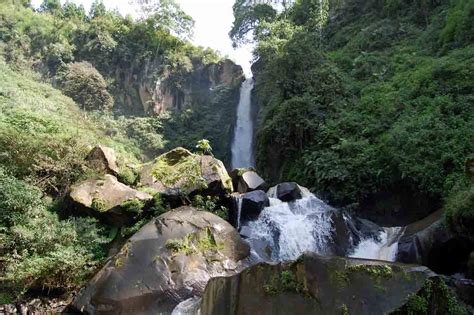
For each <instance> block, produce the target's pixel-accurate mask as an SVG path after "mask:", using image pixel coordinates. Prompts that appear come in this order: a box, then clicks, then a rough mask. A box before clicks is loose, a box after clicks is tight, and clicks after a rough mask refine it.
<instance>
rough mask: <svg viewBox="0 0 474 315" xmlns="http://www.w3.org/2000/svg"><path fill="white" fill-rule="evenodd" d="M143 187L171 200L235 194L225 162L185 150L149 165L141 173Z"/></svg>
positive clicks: (163, 156) (166, 155) (160, 157)
mask: <svg viewBox="0 0 474 315" xmlns="http://www.w3.org/2000/svg"><path fill="white" fill-rule="evenodd" d="M140 185H142V186H145V187H150V188H152V189H154V190H156V192H159V193H161V194H162V195H163V196H165V197H168V198H176V197H179V196H181V195H183V194H186V195H189V196H193V195H195V194H198V193H199V194H202V195H212V196H225V195H227V194H230V193H231V192H232V191H233V186H232V180H231V179H230V177H229V174H228V173H227V170H226V169H225V167H224V164H223V163H222V162H221V161H219V160H218V159H216V158H214V157H212V156H209V155H197V154H193V153H191V152H190V151H188V150H186V149H184V148H176V149H173V150H171V151H169V152H167V153H165V154H163V155H160V156H159V157H157V158H156V159H155V161H154V162H152V163H149V164H146V165H145V166H144V167H143V168H142V171H141V175H140Z"/></svg>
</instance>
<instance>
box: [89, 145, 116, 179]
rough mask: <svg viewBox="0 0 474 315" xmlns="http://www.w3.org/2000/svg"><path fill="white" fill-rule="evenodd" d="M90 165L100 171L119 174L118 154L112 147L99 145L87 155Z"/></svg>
mask: <svg viewBox="0 0 474 315" xmlns="http://www.w3.org/2000/svg"><path fill="white" fill-rule="evenodd" d="M86 160H87V162H88V163H89V166H90V167H91V168H93V169H95V170H96V171H98V172H101V173H105V174H111V175H115V176H117V175H118V174H119V168H118V166H117V156H116V155H115V151H114V149H112V148H109V147H106V146H103V145H97V146H95V147H94V148H93V149H92V150H91V151H90V152H89V154H88V155H87V157H86Z"/></svg>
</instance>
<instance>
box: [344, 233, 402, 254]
mask: <svg viewBox="0 0 474 315" xmlns="http://www.w3.org/2000/svg"><path fill="white" fill-rule="evenodd" d="M403 232H404V229H403V228H401V227H386V228H383V231H381V232H380V234H379V235H378V239H374V238H366V239H364V240H362V241H361V242H360V243H359V245H358V246H357V247H356V248H355V249H354V252H353V253H352V254H350V255H349V257H356V258H366V259H377V260H386V261H395V259H396V256H397V250H398V241H399V240H400V237H401V236H402V235H403Z"/></svg>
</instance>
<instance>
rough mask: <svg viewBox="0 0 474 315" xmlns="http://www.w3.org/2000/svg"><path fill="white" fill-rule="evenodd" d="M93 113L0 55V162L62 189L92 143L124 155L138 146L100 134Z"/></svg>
mask: <svg viewBox="0 0 474 315" xmlns="http://www.w3.org/2000/svg"><path fill="white" fill-rule="evenodd" d="M97 119H98V118H97V117H96V118H90V117H89V116H87V114H85V113H84V112H81V110H80V109H79V107H78V106H77V104H75V103H74V102H73V101H72V100H71V99H70V98H68V97H66V96H64V95H63V94H62V93H61V92H60V91H58V90H56V89H54V88H53V87H52V86H51V85H49V84H46V83H41V82H39V77H38V75H37V74H35V73H33V72H16V71H13V70H12V69H11V68H10V67H9V66H8V65H7V64H6V63H5V62H4V60H2V59H0V147H2V154H1V155H0V165H2V166H4V167H5V168H7V169H9V170H10V171H11V172H12V173H13V174H14V175H15V176H17V177H18V178H22V179H28V181H29V182H31V183H33V184H35V185H37V186H39V187H40V188H42V189H43V190H46V191H48V192H53V193H61V192H64V191H65V190H67V188H68V186H69V185H70V184H71V183H73V182H74V181H75V180H77V179H78V178H79V177H80V174H81V173H82V172H83V171H84V168H85V167H84V158H85V156H86V155H87V153H88V152H89V151H90V149H91V148H93V147H94V146H95V145H97V144H104V145H107V146H110V147H112V148H114V149H115V150H116V151H117V153H118V155H119V156H122V157H123V159H125V160H130V161H136V160H137V156H138V155H139V153H140V152H141V151H140V149H139V148H137V147H136V146H135V145H134V144H133V143H131V142H130V141H127V140H125V139H122V138H120V139H118V140H116V139H112V138H111V137H109V136H107V135H106V134H105V131H104V130H102V129H101V128H100V127H99V125H98V123H97Z"/></svg>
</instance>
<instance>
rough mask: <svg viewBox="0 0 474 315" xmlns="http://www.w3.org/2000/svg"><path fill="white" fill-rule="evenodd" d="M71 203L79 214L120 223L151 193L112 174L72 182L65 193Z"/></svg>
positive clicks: (132, 215) (117, 224)
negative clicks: (139, 189) (126, 183)
mask: <svg viewBox="0 0 474 315" xmlns="http://www.w3.org/2000/svg"><path fill="white" fill-rule="evenodd" d="M69 199H70V202H71V203H72V207H73V208H74V209H75V210H76V211H77V212H78V213H79V214H82V215H84V214H87V215H91V216H94V217H97V218H99V219H101V220H103V221H105V222H107V223H109V224H113V225H116V226H122V225H124V224H129V223H131V222H132V221H133V217H134V216H135V215H136V214H137V211H140V210H141V209H142V208H143V207H144V206H145V204H146V203H147V202H148V201H150V200H152V199H153V197H152V196H151V195H149V194H147V193H145V192H141V191H138V190H135V189H133V188H131V187H129V186H127V185H125V184H122V183H120V182H119V181H118V180H117V178H116V177H115V176H113V175H109V174H107V175H105V176H104V177H103V178H100V179H88V180H85V181H82V182H79V183H77V184H75V185H73V186H72V188H71V192H70V193H69Z"/></svg>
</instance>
